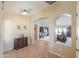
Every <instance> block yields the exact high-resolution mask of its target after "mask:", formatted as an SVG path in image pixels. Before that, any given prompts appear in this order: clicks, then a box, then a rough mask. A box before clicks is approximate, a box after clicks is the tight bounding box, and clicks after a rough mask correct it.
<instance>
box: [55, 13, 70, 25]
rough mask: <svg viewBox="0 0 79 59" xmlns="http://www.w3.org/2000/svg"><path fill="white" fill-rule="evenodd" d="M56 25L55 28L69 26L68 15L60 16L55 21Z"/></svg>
mask: <svg viewBox="0 0 79 59" xmlns="http://www.w3.org/2000/svg"><path fill="white" fill-rule="evenodd" d="M56 25H57V26H62V25H71V15H70V14H66V15H61V16H60V17H58V18H57V19H56Z"/></svg>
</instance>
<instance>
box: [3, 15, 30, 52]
mask: <svg viewBox="0 0 79 59" xmlns="http://www.w3.org/2000/svg"><path fill="white" fill-rule="evenodd" d="M17 25H19V26H20V27H21V29H20V30H18V29H17ZM24 26H26V30H24V29H23V27H24ZM21 34H24V35H25V36H27V37H28V39H29V36H30V17H29V16H22V15H10V14H5V15H4V40H3V50H4V52H6V51H9V50H12V49H13V48H14V39H15V38H18V37H20V35H21Z"/></svg>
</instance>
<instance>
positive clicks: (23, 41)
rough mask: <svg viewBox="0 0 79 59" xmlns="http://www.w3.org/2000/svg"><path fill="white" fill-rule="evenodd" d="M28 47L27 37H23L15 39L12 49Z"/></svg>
mask: <svg viewBox="0 0 79 59" xmlns="http://www.w3.org/2000/svg"><path fill="white" fill-rule="evenodd" d="M26 46H28V38H27V37H23V38H16V39H15V40H14V49H16V50H17V49H20V48H23V47H26Z"/></svg>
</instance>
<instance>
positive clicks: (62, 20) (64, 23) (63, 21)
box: [55, 14, 72, 47]
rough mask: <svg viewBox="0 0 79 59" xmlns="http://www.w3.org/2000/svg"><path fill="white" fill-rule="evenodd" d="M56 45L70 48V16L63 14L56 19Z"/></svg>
mask: <svg viewBox="0 0 79 59" xmlns="http://www.w3.org/2000/svg"><path fill="white" fill-rule="evenodd" d="M55 35H56V43H58V44H62V45H65V46H68V47H71V44H72V39H71V15H70V14H63V15H60V16H59V17H57V18H56V26H55Z"/></svg>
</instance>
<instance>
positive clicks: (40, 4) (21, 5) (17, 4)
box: [4, 1, 49, 15]
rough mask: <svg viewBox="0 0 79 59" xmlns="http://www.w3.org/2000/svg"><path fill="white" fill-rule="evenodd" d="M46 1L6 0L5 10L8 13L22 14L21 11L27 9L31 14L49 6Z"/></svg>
mask: <svg viewBox="0 0 79 59" xmlns="http://www.w3.org/2000/svg"><path fill="white" fill-rule="evenodd" d="M48 6H49V4H47V3H46V2H44V1H5V2H4V12H5V13H7V14H21V11H22V10H24V9H26V10H28V11H29V15H32V14H34V13H36V12H38V11H40V10H42V9H44V8H46V7H48Z"/></svg>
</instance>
